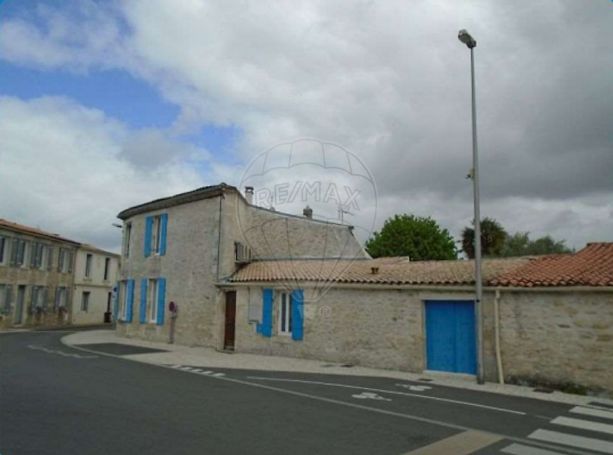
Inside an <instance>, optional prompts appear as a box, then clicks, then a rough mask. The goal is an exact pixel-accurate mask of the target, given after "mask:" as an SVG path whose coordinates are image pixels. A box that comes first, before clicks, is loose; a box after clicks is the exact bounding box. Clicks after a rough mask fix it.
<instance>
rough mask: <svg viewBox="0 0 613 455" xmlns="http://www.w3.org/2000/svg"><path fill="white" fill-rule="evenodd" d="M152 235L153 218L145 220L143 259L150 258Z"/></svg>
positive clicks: (149, 217)
mask: <svg viewBox="0 0 613 455" xmlns="http://www.w3.org/2000/svg"><path fill="white" fill-rule="evenodd" d="M152 235H153V217H152V216H148V217H147V219H146V220H145V257H149V256H151V237H152Z"/></svg>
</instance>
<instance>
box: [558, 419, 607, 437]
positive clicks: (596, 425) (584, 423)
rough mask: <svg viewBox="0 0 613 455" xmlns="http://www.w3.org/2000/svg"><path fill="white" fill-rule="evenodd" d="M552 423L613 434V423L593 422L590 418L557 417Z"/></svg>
mask: <svg viewBox="0 0 613 455" xmlns="http://www.w3.org/2000/svg"><path fill="white" fill-rule="evenodd" d="M551 423H555V424H556V425H565V426H567V427H574V428H581V429H582V430H590V431H599V432H601V433H608V434H613V425H607V424H606V423H600V422H592V421H590V420H582V419H573V418H572V417H556V418H555V419H553V420H552V421H551Z"/></svg>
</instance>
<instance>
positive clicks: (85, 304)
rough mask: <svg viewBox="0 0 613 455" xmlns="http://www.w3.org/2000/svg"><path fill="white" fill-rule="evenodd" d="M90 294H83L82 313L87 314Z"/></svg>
mask: <svg viewBox="0 0 613 455" xmlns="http://www.w3.org/2000/svg"><path fill="white" fill-rule="evenodd" d="M89 294H90V293H89V292H88V291H86V292H83V295H82V296H81V311H85V312H87V310H88V309H89Z"/></svg>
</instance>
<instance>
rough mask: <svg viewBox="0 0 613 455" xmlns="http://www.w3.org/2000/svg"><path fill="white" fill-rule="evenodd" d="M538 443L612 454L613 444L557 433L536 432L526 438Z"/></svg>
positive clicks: (547, 431)
mask: <svg viewBox="0 0 613 455" xmlns="http://www.w3.org/2000/svg"><path fill="white" fill-rule="evenodd" d="M528 437H529V438H531V439H538V440H539V441H546V442H555V443H556V444H562V445H566V446H572V447H579V448H581V449H588V450H594V451H596V452H603V453H613V442H609V441H603V440H602V439H595V438H586V437H584V436H575V435H572V434H566V433H560V432H558V431H549V430H536V431H535V432H533V433H532V434H530V435H529V436H528Z"/></svg>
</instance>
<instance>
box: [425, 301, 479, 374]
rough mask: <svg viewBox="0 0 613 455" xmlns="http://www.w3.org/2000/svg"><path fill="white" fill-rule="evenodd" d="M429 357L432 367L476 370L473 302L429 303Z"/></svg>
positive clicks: (443, 369) (446, 369) (427, 317)
mask: <svg viewBox="0 0 613 455" xmlns="http://www.w3.org/2000/svg"><path fill="white" fill-rule="evenodd" d="M426 356H427V368H428V369H429V370H437V371H450V372H454V373H469V374H474V373H476V370H477V361H476V343H475V314H474V304H473V302H472V301H461V300H460V301H427V302H426Z"/></svg>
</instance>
